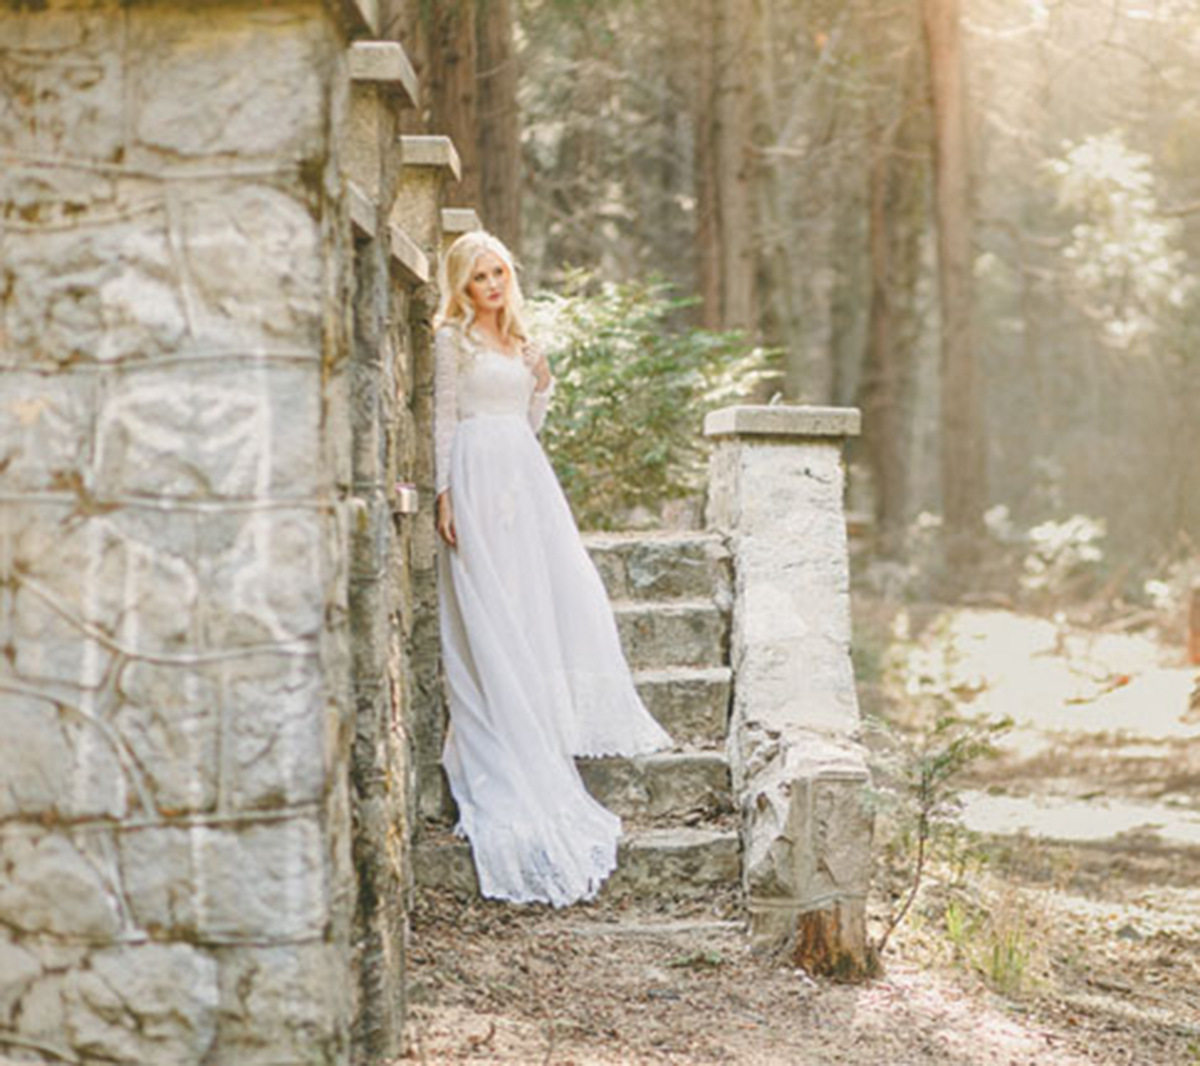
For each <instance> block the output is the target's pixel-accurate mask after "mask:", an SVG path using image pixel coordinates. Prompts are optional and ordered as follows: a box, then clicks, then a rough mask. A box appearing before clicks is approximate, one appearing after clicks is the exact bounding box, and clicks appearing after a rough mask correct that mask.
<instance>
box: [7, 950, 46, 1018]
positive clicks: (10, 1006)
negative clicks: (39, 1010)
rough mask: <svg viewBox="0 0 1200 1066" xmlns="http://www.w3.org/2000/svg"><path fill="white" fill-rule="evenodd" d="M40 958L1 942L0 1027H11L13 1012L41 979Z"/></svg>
mask: <svg viewBox="0 0 1200 1066" xmlns="http://www.w3.org/2000/svg"><path fill="white" fill-rule="evenodd" d="M41 975H42V964H41V963H40V962H39V961H38V957H37V956H36V955H34V954H33V953H32V952H30V951H26V950H25V949H24V948H22V947H20V946H19V945H17V944H13V943H10V942H8V941H3V940H0V1026H11V1025H12V1022H13V1012H14V1011H15V1010H16V1006H17V1004H18V1003H19V1002H20V1001H21V997H22V996H24V995H25V992H26V990H27V989H28V988H29V987H30V985H32V984H33V982H34V981H35V980H36V979H37V978H39V977H41Z"/></svg>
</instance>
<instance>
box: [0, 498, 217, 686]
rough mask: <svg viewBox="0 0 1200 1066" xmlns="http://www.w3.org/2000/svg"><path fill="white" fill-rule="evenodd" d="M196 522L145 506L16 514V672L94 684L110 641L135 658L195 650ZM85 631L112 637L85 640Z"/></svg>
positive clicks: (39, 509) (109, 651)
mask: <svg viewBox="0 0 1200 1066" xmlns="http://www.w3.org/2000/svg"><path fill="white" fill-rule="evenodd" d="M193 521H194V518H193V516H191V515H188V514H171V513H164V512H156V511H149V510H140V509H137V510H135V509H130V510H128V511H121V510H117V511H111V512H108V513H103V514H98V515H91V516H80V515H78V514H75V513H73V512H72V511H71V510H70V509H69V508H68V507H66V506H61V505H55V506H37V507H31V508H27V509H19V510H16V511H14V512H13V513H12V517H11V519H10V530H11V535H12V538H13V549H12V550H13V557H14V565H15V566H16V567H17V569H18V570H19V572H20V573H21V574H22V575H23V576H22V579H21V580H20V581H19V582H18V583H17V588H16V591H15V594H14V597H13V629H14V633H15V635H16V637H17V649H16V669H17V673H18V674H19V675H20V676H22V677H26V678H41V679H51V680H54V681H59V682H66V683H69V684H77V685H80V686H83V687H95V686H97V685H99V684H100V682H101V680H102V679H103V677H104V675H105V672H106V671H107V669H108V668H109V665H110V663H111V661H112V657H113V654H114V647H120V648H122V649H124V650H126V651H128V652H132V653H135V654H136V653H139V652H141V653H147V654H160V653H167V654H170V653H172V652H179V651H181V650H187V649H191V648H194V645H195V636H196V634H195V632H194V630H195V624H194V617H195V615H194V611H195V608H196V605H197V601H198V598H199V579H198V576H197V573H196V570H195V568H194V563H195V560H194V555H195V543H196V542H195V528H194V525H193ZM88 632H93V633H96V634H105V635H107V640H106V639H105V638H104V637H102V636H99V635H97V636H95V637H94V639H90V640H85V639H81V638H82V637H83V636H84V634H86V633H88Z"/></svg>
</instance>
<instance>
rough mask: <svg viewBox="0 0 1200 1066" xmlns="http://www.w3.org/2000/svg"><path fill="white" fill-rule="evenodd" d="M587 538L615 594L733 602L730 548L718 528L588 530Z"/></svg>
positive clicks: (618, 597) (619, 597) (632, 597)
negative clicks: (598, 531) (633, 530)
mask: <svg viewBox="0 0 1200 1066" xmlns="http://www.w3.org/2000/svg"><path fill="white" fill-rule="evenodd" d="M584 543H585V544H586V545H587V549H588V552H589V553H590V554H591V557H592V561H593V562H594V563H595V564H596V569H597V570H599V571H600V576H601V577H602V578H603V579H604V584H605V586H606V587H607V588H608V594H609V597H610V598H611V599H614V600H701V599H715V600H716V601H717V602H718V604H720V605H721V606H728V604H729V602H730V585H731V570H730V561H729V560H730V556H729V550H728V549H727V548H726V547H725V542H724V541H723V540H722V539H721V538H720V537H719V536H717V535H716V534H714V533H700V532H692V531H683V532H651V533H645V532H639V533H588V534H587V535H586V536H585V537H584Z"/></svg>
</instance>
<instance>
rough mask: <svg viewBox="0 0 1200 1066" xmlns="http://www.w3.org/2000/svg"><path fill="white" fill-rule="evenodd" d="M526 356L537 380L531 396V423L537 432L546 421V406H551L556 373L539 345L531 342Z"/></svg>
mask: <svg viewBox="0 0 1200 1066" xmlns="http://www.w3.org/2000/svg"><path fill="white" fill-rule="evenodd" d="M525 358H526V359H527V360H528V361H529V369H530V370H532V371H533V376H534V379H535V381H536V384H535V386H534V390H533V395H532V396H531V397H530V398H529V425H530V426H531V427H532V428H533V431H534V433H537V432H539V431H540V430H541V428H542V423H544V422H545V421H546V408H548V407H549V406H550V397H551V396H553V395H554V375H553V374H551V373H550V364H549V363H548V362H547V361H546V353H545V352H543V351H542V349H541V348H540V347H538V345H536V344H534V343H532V342H530V343H529V344H528V345H527V347H526V352H525Z"/></svg>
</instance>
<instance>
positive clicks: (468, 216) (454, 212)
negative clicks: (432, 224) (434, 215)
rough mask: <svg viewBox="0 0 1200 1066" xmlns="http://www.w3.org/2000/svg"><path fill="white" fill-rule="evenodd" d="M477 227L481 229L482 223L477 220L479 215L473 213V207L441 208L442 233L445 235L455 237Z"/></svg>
mask: <svg viewBox="0 0 1200 1066" xmlns="http://www.w3.org/2000/svg"><path fill="white" fill-rule="evenodd" d="M477 229H483V225H482V223H480V221H479V215H477V214H476V213H475V208H473V207H443V208H442V233H444V234H445V235H446V236H447V237H449V236H455V237H457V236H458V235H459V234H460V233H471V232H473V231H474V230H477Z"/></svg>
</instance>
